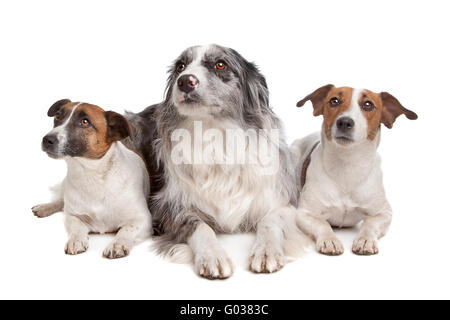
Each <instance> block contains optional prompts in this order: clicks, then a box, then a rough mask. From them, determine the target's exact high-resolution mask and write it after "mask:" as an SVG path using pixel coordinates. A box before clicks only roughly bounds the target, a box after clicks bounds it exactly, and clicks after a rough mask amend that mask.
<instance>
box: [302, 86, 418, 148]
mask: <svg viewBox="0 0 450 320" xmlns="http://www.w3.org/2000/svg"><path fill="white" fill-rule="evenodd" d="M308 100H309V101H311V102H312V104H313V107H314V116H319V115H323V119H324V123H323V129H324V132H325V135H326V137H327V139H328V140H329V141H334V142H336V143H338V144H340V145H349V144H352V143H358V142H361V141H364V140H366V139H368V140H374V139H375V137H376V136H377V134H378V131H379V129H380V126H381V124H382V123H383V124H384V125H385V126H386V127H388V128H392V125H393V124H394V122H395V119H396V118H397V117H398V116H400V115H401V114H404V115H405V116H406V117H407V118H408V119H410V120H415V119H417V114H415V113H414V112H413V111H410V110H408V109H406V108H405V107H403V106H402V105H401V104H400V102H399V101H398V100H397V99H396V98H395V97H394V96H392V95H391V94H389V93H387V92H381V93H374V92H372V91H370V90H366V89H358V90H357V89H353V88H349V87H340V88H336V87H335V86H333V85H331V84H330V85H326V86H323V87H321V88H319V89H317V90H316V91H314V92H313V93H311V94H310V95H308V96H306V97H305V98H304V99H303V100H301V101H299V102H298V103H297V107H301V106H303V105H304V104H305V102H306V101H308Z"/></svg>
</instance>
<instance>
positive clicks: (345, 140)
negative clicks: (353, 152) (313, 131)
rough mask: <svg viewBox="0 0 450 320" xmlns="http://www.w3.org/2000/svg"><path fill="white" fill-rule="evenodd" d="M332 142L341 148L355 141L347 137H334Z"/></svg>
mask: <svg viewBox="0 0 450 320" xmlns="http://www.w3.org/2000/svg"><path fill="white" fill-rule="evenodd" d="M334 141H335V142H336V143H337V144H338V145H341V146H349V145H351V144H353V143H354V142H355V140H353V139H352V138H350V137H347V136H335V137H334Z"/></svg>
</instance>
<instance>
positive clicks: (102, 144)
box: [32, 99, 151, 258]
mask: <svg viewBox="0 0 450 320" xmlns="http://www.w3.org/2000/svg"><path fill="white" fill-rule="evenodd" d="M48 116H49V117H54V128H53V130H51V131H50V132H49V133H48V134H47V135H46V136H45V137H44V139H43V141H42V149H43V151H45V152H46V153H47V154H48V155H49V156H50V157H52V158H63V159H64V160H66V162H67V176H66V177H65V179H64V181H63V182H62V184H61V186H60V187H59V188H58V190H57V191H58V192H57V197H56V199H55V200H54V201H52V202H51V203H46V204H41V205H37V206H35V207H33V208H32V211H33V212H34V214H35V215H36V216H38V217H47V216H49V215H51V214H53V213H55V212H58V211H63V212H64V223H65V227H66V229H67V232H68V235H69V240H68V242H67V244H66V246H65V252H66V253H67V254H79V253H82V252H84V251H86V250H87V248H88V234H89V233H107V232H117V234H116V236H115V239H114V240H113V241H112V243H111V244H110V245H108V246H107V248H106V249H105V250H104V252H103V255H104V256H105V257H107V258H121V257H124V256H126V255H128V254H129V252H130V250H131V247H132V246H133V244H134V243H135V242H136V241H137V240H140V239H142V238H144V237H147V236H149V235H150V233H151V215H150V211H149V209H148V207H147V197H148V195H149V177H148V173H147V169H146V166H145V163H144V161H143V160H142V159H141V157H140V156H139V155H138V154H136V153H135V152H133V151H131V150H130V149H128V148H127V147H125V145H124V144H122V142H120V140H122V139H124V138H126V137H128V136H129V135H130V131H131V130H132V127H131V126H130V124H129V123H128V121H127V120H126V119H125V117H123V116H122V115H120V114H118V113H115V112H112V111H106V112H105V111H104V110H103V109H102V108H100V107H98V106H95V105H91V104H87V103H73V102H71V101H70V100H67V99H64V100H60V101H57V102H56V103H55V104H53V105H52V106H51V107H50V109H49V110H48Z"/></svg>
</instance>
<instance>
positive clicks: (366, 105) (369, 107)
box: [362, 101, 375, 111]
mask: <svg viewBox="0 0 450 320" xmlns="http://www.w3.org/2000/svg"><path fill="white" fill-rule="evenodd" d="M362 108H363V109H364V110H365V111H372V110H373V108H375V105H374V104H373V103H372V102H371V101H364V102H363V104H362Z"/></svg>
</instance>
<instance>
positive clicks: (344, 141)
mask: <svg viewBox="0 0 450 320" xmlns="http://www.w3.org/2000/svg"><path fill="white" fill-rule="evenodd" d="M307 101H311V102H312V105H313V107H314V115H315V116H319V115H322V116H323V125H322V132H321V134H320V135H319V134H312V135H310V136H307V137H306V138H303V139H300V140H297V141H295V142H294V143H293V145H292V147H291V150H292V153H293V155H294V158H296V163H297V172H298V175H297V177H298V180H299V181H300V182H301V195H300V201H299V208H298V212H297V213H298V214H297V223H298V224H299V226H300V228H301V229H302V230H303V231H304V232H305V233H307V234H309V235H311V236H312V237H313V238H314V239H315V241H316V247H317V250H318V251H319V252H320V253H323V254H327V255H339V254H342V253H343V252H344V247H343V246H342V244H341V242H340V241H339V240H338V238H337V237H336V235H335V234H334V233H333V230H332V228H331V227H332V226H333V227H351V226H355V225H357V224H358V223H359V222H360V221H363V223H362V226H361V230H360V232H359V235H358V236H357V238H356V239H355V241H354V242H353V248H352V251H353V252H354V253H355V254H359V255H371V254H376V253H378V244H377V241H378V239H379V238H380V237H382V236H383V235H385V234H386V232H387V229H388V227H389V225H390V223H391V216H392V212H391V206H390V205H389V202H388V201H387V199H386V196H385V192H384V187H383V181H382V172H381V160H380V156H379V155H378V153H377V148H378V145H379V144H380V130H381V129H380V127H381V124H384V125H385V126H386V127H388V128H392V125H393V124H394V121H395V119H396V118H397V117H398V116H400V115H402V114H404V115H405V116H406V117H407V118H408V119H411V120H415V119H417V115H416V114H415V113H414V112H412V111H410V110H408V109H406V108H404V107H403V106H402V105H401V104H400V102H399V101H398V100H397V99H396V98H395V97H393V96H392V95H390V94H389V93H387V92H381V93H374V92H372V91H369V90H357V89H353V88H349V87H341V88H336V87H334V86H333V85H327V86H323V87H321V88H319V89H317V90H316V91H314V92H313V93H311V94H310V95H308V96H307V97H305V98H304V99H303V100H301V101H300V102H299V103H298V104H297V106H298V107H301V106H303V105H304V104H305V103H306V102H307Z"/></svg>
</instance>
